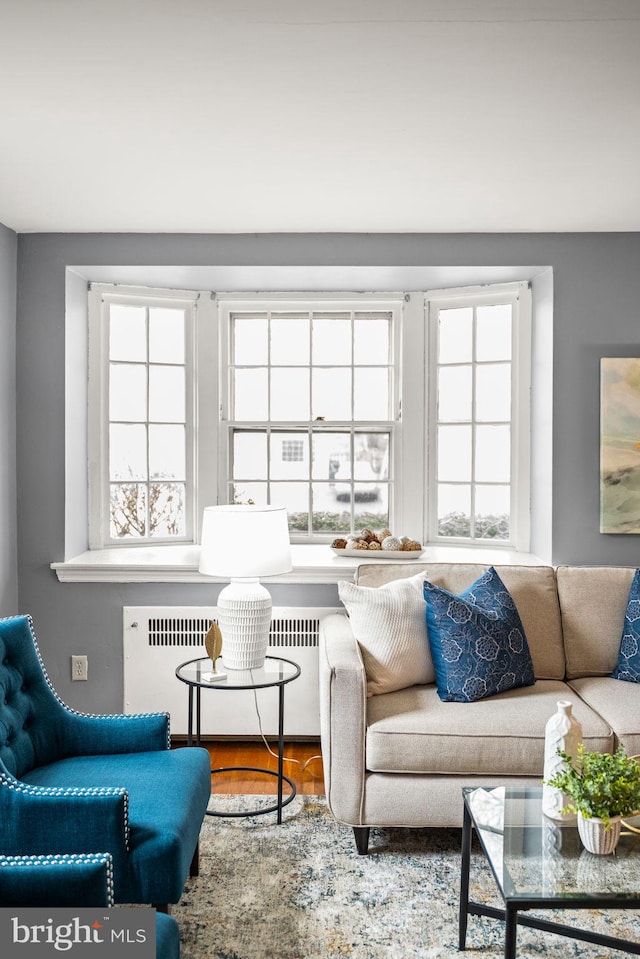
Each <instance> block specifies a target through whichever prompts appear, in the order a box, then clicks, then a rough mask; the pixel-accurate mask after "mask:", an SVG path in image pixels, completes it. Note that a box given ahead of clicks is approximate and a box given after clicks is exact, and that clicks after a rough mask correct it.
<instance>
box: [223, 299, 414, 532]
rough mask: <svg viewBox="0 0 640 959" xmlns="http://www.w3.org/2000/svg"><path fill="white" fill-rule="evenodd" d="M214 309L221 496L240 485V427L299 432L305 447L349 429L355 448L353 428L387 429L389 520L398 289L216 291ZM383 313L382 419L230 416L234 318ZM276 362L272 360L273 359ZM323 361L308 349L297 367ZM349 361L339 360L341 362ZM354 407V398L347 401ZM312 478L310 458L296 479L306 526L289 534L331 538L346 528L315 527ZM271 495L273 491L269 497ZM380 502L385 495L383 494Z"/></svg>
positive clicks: (354, 511)
mask: <svg viewBox="0 0 640 959" xmlns="http://www.w3.org/2000/svg"><path fill="white" fill-rule="evenodd" d="M217 302H218V309H219V328H220V338H221V356H222V357H223V358H224V361H223V362H222V363H221V432H220V444H219V461H220V469H219V483H220V487H219V488H220V492H221V496H222V497H223V498H225V500H226V501H228V502H232V501H233V498H234V495H238V491H237V490H236V489H235V488H234V482H235V481H234V476H233V472H234V456H233V452H234V437H235V436H237V435H238V434H239V433H242V432H251V431H253V432H258V433H262V434H264V435H265V437H267V438H268V440H267V441H268V442H270V439H269V438H270V437H272V436H274V435H277V434H278V433H287V434H288V435H293V434H294V433H295V434H301V435H304V436H305V437H307V442H308V443H309V448H312V447H311V444H312V443H313V437H314V436H318V437H321V436H322V435H323V434H327V433H329V434H330V433H332V432H335V433H347V434H349V435H350V437H351V439H350V445H351V448H352V449H353V442H354V440H353V437H354V436H355V435H357V434H362V433H366V434H372V435H374V434H376V433H386V434H388V435H389V452H388V467H387V474H388V479H387V481H386V488H387V489H388V500H387V514H386V518H387V519H388V521H389V522H392V521H393V516H394V513H395V512H396V505H395V504H396V499H397V497H396V496H395V495H394V490H395V485H394V482H393V479H394V474H395V463H396V462H397V460H398V458H399V456H400V454H401V450H400V443H399V438H398V435H397V433H398V419H399V406H400V402H399V380H400V376H399V355H400V345H399V344H400V322H401V315H402V307H403V301H402V299H401V298H400V297H399V296H398V294H379V295H374V296H373V297H366V296H363V295H362V294H330V295H326V296H322V295H318V294H309V295H304V294H303V295H300V294H293V295H290V296H287V295H282V294H274V295H269V294H257V295H249V296H247V295H233V294H224V295H218V296H217ZM381 313H389V314H390V317H391V329H390V337H391V339H390V344H389V356H388V364H387V365H388V368H389V379H390V387H389V404H388V407H389V408H388V415H387V417H385V418H382V419H356V418H355V417H354V418H352V419H336V420H330V419H327V420H324V421H321V420H316V419H311V418H310V417H309V416H307V417H306V418H301V419H291V420H285V419H282V420H280V419H278V420H267V419H266V418H265V419H251V420H249V419H234V418H233V412H234V404H233V377H234V365H235V364H234V362H233V361H234V358H235V357H234V352H233V322H234V319H238V318H241V319H242V318H253V319H256V318H265V317H269V318H271V317H273V316H275V317H276V318H278V319H280V318H282V317H283V316H298V317H301V318H304V319H305V320H307V319H308V320H309V321H311V320H312V318H313V317H314V316H316V317H322V318H325V317H332V316H333V315H340V316H351V315H352V314H353V315H354V316H355V314H374V315H376V314H377V315H380V314H381ZM269 359H270V357H269ZM253 365H254V367H257V368H263V369H264V368H265V367H264V366H258V364H253ZM274 365H275V364H274ZM326 365H327V364H322V363H318V364H317V365H316V366H314V365H313V357H312V355H311V353H310V355H309V364H307V366H306V367H304V366H302V365H301V368H309V367H311V368H312V369H322V368H324V367H325V366H326ZM346 365H347V364H342V366H343V367H345V366H346ZM349 365H350V368H351V369H353V368H367V367H370V366H372V365H374V364H364V363H363V364H357V363H355V357H353V356H352V357H351V363H350V364H349ZM381 365H382V364H375V366H376V367H377V368H380V366H381ZM270 368H271V364H268V365H267V366H266V369H267V373H268V370H269V369H270ZM351 408H352V410H353V403H352V406H351ZM314 412H315V411H314V410H313V409H312V407H311V403H310V409H309V413H310V414H311V415H313V413H314ZM314 479H315V480H316V481H318V478H317V477H314V476H313V470H312V466H311V463H309V475H308V476H307V477H306V479H305V480H300V482H306V483H307V484H308V485H307V491H308V495H307V503H308V506H307V513H308V529H307V531H306V532H304V531H302V530H301V529H295V526H294V527H293V528H292V530H291V539H292V542H306V543H322V542H330V541H331V540H332V539H333V538H334V536H335V535H337V533H338V532H343V531H344V526H342V527H341V526H338V527H337V529H336V530H335V531H333V532H328V531H327V532H325V531H321V530H317V529H316V530H314V528H313V527H314V523H313V513H314V510H313V494H314ZM263 482H266V483H267V484H268V487H269V490H271V488H274V489H277V486H276V485H275V483H276V481H274V480H272V478H271V477H270V476H268V477H266V478H265V479H264V480H263ZM355 483H356V485H358V479H357V477H356V478H355ZM365 486H366V484H363V483H361V484H360V486H359V489H358V495H359V496H360V495H361V494H363V493H364V490H365ZM246 487H247V484H246V482H245V489H244V490H240V498H242V497H243V496H250V495H251V491H250V489H249V490H248V491H247V488H246ZM269 498H271V497H269ZM354 499H355V497H352V498H351V516H352V518H353V521H354V522H355V524H356V525H355V529H358V528H360V527H361V526H362V523H360V524H359V525H358V520H357V518H356V516H357V515H360V510H359V509H358V508H357V503H356V504H354ZM381 499H382V502H383V504H384V501H385V497H384V495H383V496H382V497H381Z"/></svg>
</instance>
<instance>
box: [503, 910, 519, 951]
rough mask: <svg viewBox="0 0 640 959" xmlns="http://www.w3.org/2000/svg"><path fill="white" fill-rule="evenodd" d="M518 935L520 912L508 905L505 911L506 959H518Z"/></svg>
mask: <svg viewBox="0 0 640 959" xmlns="http://www.w3.org/2000/svg"><path fill="white" fill-rule="evenodd" d="M517 935H518V910H517V909H516V908H514V907H513V906H510V905H509V904H508V903H507V904H506V908H505V911H504V959H516V937H517Z"/></svg>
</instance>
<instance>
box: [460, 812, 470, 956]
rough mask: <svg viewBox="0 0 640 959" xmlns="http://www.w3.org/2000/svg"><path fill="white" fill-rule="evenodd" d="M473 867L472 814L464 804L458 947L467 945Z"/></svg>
mask: <svg viewBox="0 0 640 959" xmlns="http://www.w3.org/2000/svg"><path fill="white" fill-rule="evenodd" d="M470 867H471V815H470V813H469V810H468V809H467V804H466V803H465V804H464V818H463V820H462V862H461V868H460V911H459V914H458V949H459V950H461V951H462V950H463V949H466V946H467V920H468V917H469V869H470Z"/></svg>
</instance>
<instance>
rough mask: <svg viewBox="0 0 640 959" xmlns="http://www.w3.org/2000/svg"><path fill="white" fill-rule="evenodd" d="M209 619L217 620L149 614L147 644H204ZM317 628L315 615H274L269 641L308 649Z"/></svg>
mask: <svg viewBox="0 0 640 959" xmlns="http://www.w3.org/2000/svg"><path fill="white" fill-rule="evenodd" d="M212 622H217V619H216V618H215V617H211V616H207V617H201V616H186V617H177V618H176V617H166V616H150V617H149V619H148V634H147V642H148V644H149V646H182V647H194V646H197V647H199V646H204V638H205V636H206V635H207V633H208V631H209V628H210V626H211V623H212ZM131 625H132V626H133V627H134V628H137V627H138V626H140V624H139V623H137V622H136V623H132V624H131ZM319 631H320V619H319V618H318V617H309V616H305V617H297V618H290V617H276V618H274V619H273V620H272V622H271V628H270V630H269V645H270V646H275V647H278V646H279V647H287V648H289V649H291V648H295V647H298V646H299V647H303V648H305V649H311V648H314V647H316V646H317V645H318V634H319Z"/></svg>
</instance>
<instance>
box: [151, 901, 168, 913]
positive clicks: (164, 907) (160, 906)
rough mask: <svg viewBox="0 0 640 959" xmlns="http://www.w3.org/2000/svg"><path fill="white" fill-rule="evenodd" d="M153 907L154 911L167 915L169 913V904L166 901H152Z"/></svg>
mask: <svg viewBox="0 0 640 959" xmlns="http://www.w3.org/2000/svg"><path fill="white" fill-rule="evenodd" d="M153 908H154V909H155V911H156V912H164V913H165V914H166V915H167V916H168V915H169V914H170V913H171V906H170V905H169V903H168V902H154V904H153Z"/></svg>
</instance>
